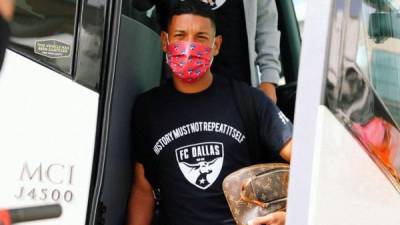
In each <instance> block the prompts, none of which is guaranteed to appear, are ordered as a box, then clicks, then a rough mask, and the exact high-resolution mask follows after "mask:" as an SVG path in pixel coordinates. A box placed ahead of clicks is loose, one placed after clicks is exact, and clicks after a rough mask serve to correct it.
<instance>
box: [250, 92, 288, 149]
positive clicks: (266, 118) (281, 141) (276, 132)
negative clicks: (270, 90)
mask: <svg viewBox="0 0 400 225" xmlns="http://www.w3.org/2000/svg"><path fill="white" fill-rule="evenodd" d="M254 99H255V104H256V110H257V115H258V118H259V129H260V142H261V144H262V145H263V146H265V147H266V148H267V150H268V151H270V152H269V153H272V155H273V156H278V155H279V153H280V151H281V150H282V148H283V147H284V146H285V144H286V143H288V142H289V141H290V139H291V138H292V133H293V125H292V123H291V122H290V120H289V119H288V118H287V117H286V116H285V114H283V112H282V111H281V110H280V109H279V108H278V107H277V106H276V105H275V104H274V103H273V102H272V101H271V99H270V98H268V97H267V96H266V95H265V94H264V93H263V92H261V91H260V90H258V89H254Z"/></svg>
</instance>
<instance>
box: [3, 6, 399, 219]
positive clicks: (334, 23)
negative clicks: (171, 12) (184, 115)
mask: <svg viewBox="0 0 400 225" xmlns="http://www.w3.org/2000/svg"><path fill="white" fill-rule="evenodd" d="M139 2H140V1H139ZM135 3H137V0H87V1H77V0H30V1H28V0H16V6H17V8H16V14H15V18H14V21H13V23H12V24H11V30H12V37H11V45H10V47H9V49H8V50H7V52H6V58H5V63H4V68H3V70H2V71H1V73H0V155H1V156H0V179H1V180H2V188H1V192H0V207H1V208H13V207H22V206H31V205H42V204H48V203H60V204H61V205H62V207H63V214H62V216H61V218H59V219H55V220H46V221H40V222H33V223H30V224H35V223H37V224H41V225H55V224H57V225H71V224H74V225H84V224H87V225H97V224H106V225H123V224H125V218H126V206H127V201H128V198H129V194H130V193H129V192H130V187H131V182H132V168H133V166H132V164H133V160H134V158H135V150H134V149H133V148H132V146H131V142H130V141H131V136H130V131H129V130H130V117H131V115H130V114H131V110H132V106H133V104H134V100H135V97H136V96H137V95H138V94H139V93H141V92H143V91H145V90H148V89H150V88H152V87H154V86H157V85H159V84H160V82H161V81H162V78H161V74H162V70H163V66H162V65H163V63H162V61H163V56H162V52H161V46H160V43H159V32H160V28H159V26H158V23H157V21H156V19H155V9H154V8H152V9H150V10H147V11H139V10H138V9H136V8H135V7H134V5H135ZM276 3H277V6H278V11H279V28H280V30H281V32H282V41H281V42H282V44H281V61H282V65H283V71H282V86H279V87H278V99H279V102H278V105H279V106H280V107H281V108H282V110H283V111H284V112H285V114H286V115H287V116H288V117H289V118H290V119H292V120H293V119H294V125H295V131H294V153H293V158H292V166H291V181H290V187H289V200H288V221H287V224H289V225H294V224H307V225H308V224H310V225H321V224H322V225H325V224H327V225H329V224H337V223H341V224H346V225H352V224H357V225H358V224H363V225H369V224H376V223H378V222H379V223H384V224H399V223H400V216H398V215H397V213H396V209H397V208H398V207H399V206H400V195H399V192H398V190H399V188H398V187H399V182H398V177H397V172H398V171H399V169H400V168H399V167H400V162H399V161H398V160H399V158H398V154H399V152H400V149H399V148H400V147H399V145H400V137H399V136H398V134H399V126H398V125H399V124H400V68H399V65H400V63H399V60H400V56H399V54H400V41H399V40H398V39H397V37H399V34H400V30H399V27H400V26H399V24H400V21H399V12H398V10H399V9H400V1H398V0H393V1H390V0H323V1H321V0H305V1H304V0H279V1H276ZM305 3H306V4H307V12H306V14H305V15H306V16H305V18H304V11H305ZM296 16H297V18H298V19H299V21H298V20H297V19H296ZM304 21H305V24H304ZM303 25H304V29H303ZM300 31H302V35H300ZM301 40H302V41H301ZM301 43H302V53H301V60H300V63H299V59H300V46H301ZM299 64H300V72H299V73H298V68H299ZM297 74H299V76H297ZM297 77H298V78H299V79H297ZM297 80H299V81H298V85H297ZM296 89H297V102H296V110H294V103H295V100H296ZM379 132H381V133H379ZM382 132H383V133H382ZM379 137H380V138H381V139H379ZM396 141H397V142H396ZM386 147H387V148H386ZM382 149H385V151H383V152H382V151H381V150H382ZM380 153H382V154H380ZM372 212H373V213H372Z"/></svg>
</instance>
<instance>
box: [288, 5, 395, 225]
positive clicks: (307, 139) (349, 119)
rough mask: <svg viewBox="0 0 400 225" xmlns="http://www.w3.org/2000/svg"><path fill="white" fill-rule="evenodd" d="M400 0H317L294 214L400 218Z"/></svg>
mask: <svg viewBox="0 0 400 225" xmlns="http://www.w3.org/2000/svg"><path fill="white" fill-rule="evenodd" d="M399 10H400V1H398V0H385V1H380V0H336V1H320V0H310V1H309V2H308V8H307V13H306V15H307V16H306V20H305V30H304V36H303V46H302V54H301V63H300V73H299V86H298V92H297V103H296V111H295V124H294V129H295V130H294V149H293V158H292V163H291V178H290V184H289V199H288V202H289V206H288V218H287V224H288V225H292V224H309V225H319V224H324V225H329V224H338V223H341V224H346V225H353V224H354V225H356V224H363V225H372V224H388V225H395V224H399V223H400V216H399V214H398V208H399V207H400V195H399V190H400V188H399V187H400V179H399V173H400V129H399V124H400V120H399V109H400V97H399V96H400V76H399V74H400V67H399V59H400V39H399V37H400V36H399V34H400V33H399V27H400V26H399V24H400V20H399V18H400V17H399Z"/></svg>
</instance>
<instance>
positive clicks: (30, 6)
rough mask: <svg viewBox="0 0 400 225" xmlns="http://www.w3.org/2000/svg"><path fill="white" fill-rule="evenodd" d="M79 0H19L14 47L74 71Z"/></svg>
mask: <svg viewBox="0 0 400 225" xmlns="http://www.w3.org/2000/svg"><path fill="white" fill-rule="evenodd" d="M76 10H77V0H16V11H15V17H14V20H13V22H12V24H11V32H12V37H11V42H12V44H13V45H12V48H13V49H14V50H16V51H18V52H20V53H22V54H24V55H26V56H28V57H30V58H33V59H34V60H38V61H40V62H41V63H43V64H45V65H47V66H50V67H52V68H54V69H56V70H58V71H61V72H63V73H66V74H71V71H72V56H73V53H74V34H75V19H76Z"/></svg>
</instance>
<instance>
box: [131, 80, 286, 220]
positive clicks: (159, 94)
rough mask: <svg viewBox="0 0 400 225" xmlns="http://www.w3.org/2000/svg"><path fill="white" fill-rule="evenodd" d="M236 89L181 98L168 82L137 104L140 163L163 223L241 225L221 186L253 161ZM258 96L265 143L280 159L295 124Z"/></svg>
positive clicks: (219, 83) (222, 84)
mask: <svg viewBox="0 0 400 225" xmlns="http://www.w3.org/2000/svg"><path fill="white" fill-rule="evenodd" d="M230 88H231V87H230V84H229V81H228V80H227V79H226V78H223V77H221V76H216V77H214V81H213V83H212V85H211V86H210V87H209V88H208V89H206V90H205V91H203V92H201V93H196V94H183V93H180V92H178V91H176V90H175V88H174V87H173V85H172V84H171V83H170V84H167V85H165V86H162V87H158V88H155V89H153V90H151V91H149V92H147V93H145V94H143V95H141V96H140V97H139V98H138V100H137V102H136V104H135V113H134V125H135V126H134V135H135V137H134V139H135V149H136V151H137V160H138V162H140V163H142V164H143V165H144V168H145V175H146V177H147V179H148V180H149V181H151V183H152V184H153V185H154V184H155V182H154V180H156V181H157V186H158V187H159V188H160V190H161V198H162V208H161V210H162V212H163V215H165V216H166V217H167V218H164V222H165V221H168V224H170V225H181V224H182V225H187V224H191V225H197V224H198V225H204V224H207V225H213V224H226V225H228V224H229V225H233V224H235V223H234V221H233V219H232V216H231V213H230V211H229V207H228V205H227V203H226V200H225V197H224V195H223V192H222V181H223V179H224V178H225V177H226V176H227V175H228V174H230V173H232V172H233V171H236V170H238V169H240V168H242V167H245V166H248V165H250V164H251V161H250V156H249V151H248V148H247V143H246V134H245V133H244V131H243V130H244V127H243V124H242V121H241V118H240V115H239V112H238V111H237V109H236V106H235V103H234V99H233V97H232V93H231V91H230V90H231V89H230ZM249 88H250V87H249ZM253 93H254V96H255V100H256V105H257V109H256V110H257V113H258V115H259V117H260V118H259V121H260V133H261V139H262V140H261V141H262V142H263V144H264V145H265V146H266V148H265V151H268V152H269V153H270V155H271V157H275V156H276V155H278V154H279V151H280V149H281V148H282V147H283V146H284V144H285V143H287V141H288V140H289V139H290V138H291V133H292V125H291V124H290V122H289V121H288V120H287V119H285V118H283V117H282V114H281V112H280V110H279V109H278V108H277V107H276V106H275V104H273V103H272V102H271V101H270V100H269V99H268V98H267V97H266V96H265V95H264V94H263V93H262V92H261V91H259V90H257V89H253ZM163 224H164V223H163ZM165 224H167V223H166V222H165Z"/></svg>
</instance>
